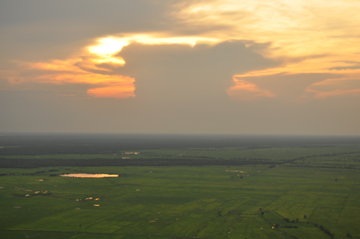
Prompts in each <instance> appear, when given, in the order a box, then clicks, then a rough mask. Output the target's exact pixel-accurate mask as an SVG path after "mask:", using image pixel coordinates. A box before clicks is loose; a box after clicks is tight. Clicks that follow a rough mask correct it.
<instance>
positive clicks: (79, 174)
mask: <svg viewBox="0 0 360 239" xmlns="http://www.w3.org/2000/svg"><path fill="white" fill-rule="evenodd" d="M60 177H71V178H117V177H119V175H118V174H90V173H70V174H62V175H60Z"/></svg>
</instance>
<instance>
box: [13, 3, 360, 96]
mask: <svg viewBox="0 0 360 239" xmlns="http://www.w3.org/2000/svg"><path fill="white" fill-rule="evenodd" d="M172 10H173V11H172V12H171V13H169V15H168V16H170V17H171V18H173V19H176V21H177V23H178V24H179V25H181V26H182V28H183V29H190V30H188V31H183V32H187V34H183V33H181V31H179V32H176V30H174V31H169V30H163V31H156V32H155V31H154V32H151V31H149V32H146V33H143V32H137V33H132V34H129V33H119V34H114V35H111V36H100V37H99V38H97V39H94V40H93V43H92V44H90V45H88V46H84V48H83V51H82V52H81V54H78V55H76V56H74V57H71V58H69V59H66V60H54V61H51V62H38V63H29V64H27V66H28V68H32V69H37V70H39V71H42V73H41V72H39V73H38V74H39V76H37V77H35V78H32V80H36V79H37V80H39V81H41V82H45V81H46V82H53V83H56V84H60V83H61V82H62V83H84V84H88V85H89V87H90V89H89V90H88V94H89V95H92V96H95V97H107V96H108V97H111V98H129V97H134V96H135V94H134V91H135V86H134V81H135V80H136V79H134V78H131V77H129V76H120V75H114V74H113V69H114V68H118V67H123V66H124V65H125V64H126V59H123V58H121V57H119V56H118V55H119V52H121V50H122V49H123V48H124V47H126V46H128V45H129V44H131V43H141V44H147V45H164V44H185V45H190V46H195V45H196V44H198V43H205V44H208V45H215V44H217V43H220V42H223V41H229V40H242V41H243V42H244V44H246V46H247V47H248V48H251V49H252V50H253V51H254V52H257V53H259V54H261V55H262V56H264V57H267V58H271V59H275V60H278V61H279V62H282V64H281V65H280V66H278V67H274V68H270V69H265V70H264V69H262V70H258V71H250V72H245V73H243V74H240V75H234V77H233V86H232V87H230V88H229V89H228V90H227V93H228V95H229V97H230V98H232V99H239V100H249V99H255V98H256V99H267V98H270V97H276V95H275V94H274V93H273V92H271V91H270V90H267V89H261V88H260V87H258V86H257V85H256V84H254V83H252V82H251V79H252V77H265V76H269V75H276V74H283V75H294V74H304V73H319V74H325V73H327V74H332V75H334V76H340V75H341V77H338V79H339V80H337V81H329V82H330V83H329V84H331V85H332V87H330V88H327V89H326V91H322V89H320V87H319V84H321V82H322V81H319V82H318V83H319V84H318V85H316V84H313V85H309V86H308V88H307V90H306V91H305V92H304V94H306V93H311V94H308V95H314V96H315V97H314V98H326V97H331V96H339V95H346V94H358V92H359V90H358V89H357V88H355V89H354V87H355V84H354V82H357V81H359V79H360V70H359V69H358V68H357V67H358V66H359V64H360V63H359V62H358V59H359V55H360V45H359V44H358V42H359V38H360V35H359V34H358V33H357V32H356V31H354V29H357V28H358V25H359V23H360V15H359V14H358V12H359V11H360V2H359V1H357V0H347V1H340V0H334V1H324V0H321V1H315V2H314V1H310V0H290V1H289V0H274V1H271V2H269V1H266V0H254V1H235V0H223V1H218V0H208V1H180V3H178V4H176V5H174V6H173V9H172ZM345 15H346V16H345ZM189 32H191V33H189ZM252 43H254V44H252ZM267 43H268V45H266V47H263V48H261V47H260V48H257V47H254V45H255V46H256V45H259V44H267ZM359 68H360V67H359ZM14 74H15V73H14ZM10 78H11V79H14V80H13V82H20V81H21V80H20V81H19V80H16V77H15V76H13V77H9V79H10ZM20 78H21V77H20ZM22 80H25V81H26V79H25V78H24V77H22ZM229 80H231V79H229ZM116 82H117V84H116ZM96 84H101V86H99V85H96ZM95 85H96V86H95ZM111 88H113V90H111ZM130 92H132V93H130ZM339 92H342V93H341V94H340V93H339Z"/></svg>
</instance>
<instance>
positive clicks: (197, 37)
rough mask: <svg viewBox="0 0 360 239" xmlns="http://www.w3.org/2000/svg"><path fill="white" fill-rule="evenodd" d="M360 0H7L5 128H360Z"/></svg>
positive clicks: (2, 13)
mask: <svg viewBox="0 0 360 239" xmlns="http://www.w3.org/2000/svg"><path fill="white" fill-rule="evenodd" d="M359 12H360V1H358V0H341V1H340V0H332V1H325V0H316V1H314V0H312V1H310V0H273V1H270V2H269V1H265V0H254V1H236V0H221V1H220V0H206V1H202V0H166V1H164V0H62V1H53V0H27V1H25V0H11V1H9V0H0V132H61V133H160V134H164V133H180V134H276V135H360V123H359V122H360V107H359V106H360V31H359V29H360V15H359V14H358V13H359Z"/></svg>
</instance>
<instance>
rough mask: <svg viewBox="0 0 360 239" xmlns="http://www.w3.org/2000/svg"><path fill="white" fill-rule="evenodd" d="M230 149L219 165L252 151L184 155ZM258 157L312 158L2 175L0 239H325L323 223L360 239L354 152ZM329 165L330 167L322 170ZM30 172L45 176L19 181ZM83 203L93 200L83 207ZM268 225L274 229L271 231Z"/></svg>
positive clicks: (359, 181) (261, 152)
mask: <svg viewBox="0 0 360 239" xmlns="http://www.w3.org/2000/svg"><path fill="white" fill-rule="evenodd" d="M330 149H333V148H330ZM227 150H228V151H229V152H228V154H224V156H223V157H224V158H231V157H233V156H234V155H235V153H236V155H237V156H235V157H243V156H244V155H246V154H249V155H251V153H249V152H248V151H249V150H251V151H254V150H255V149H237V148H231V149H216V150H213V149H209V150H206V149H197V150H195V149H192V150H187V152H188V151H189V152H191V153H187V154H189V155H197V154H199V155H205V156H207V155H212V156H214V157H220V156H221V152H223V151H227ZM256 150H258V154H257V155H256V157H264V158H270V159H271V158H273V160H275V161H278V162H282V160H288V159H294V158H298V157H303V156H309V155H310V156H311V157H308V158H305V160H296V161H294V162H287V161H284V162H283V163H279V165H278V166H276V167H273V168H269V166H264V165H247V166H202V167H188V166H177V167H92V168H90V167H88V168H84V167H52V169H57V170H59V171H58V172H60V173H61V172H66V173H77V172H81V173H117V174H120V175H121V177H118V178H95V179H93V178H63V177H50V176H49V172H47V170H49V168H36V169H20V168H17V169H15V168H14V169H13V168H6V169H1V171H2V172H4V173H7V174H8V175H7V176H2V177H0V187H3V188H2V189H0V213H1V217H0V218H1V219H0V222H1V223H0V237H1V238H27V237H29V238H80V239H81V238H123V239H127V238H135V239H136V238H145V237H146V238H152V239H154V238H171V237H172V238H177V237H178V238H194V237H195V238H330V236H329V235H327V234H326V233H325V232H324V231H322V230H320V229H319V225H322V226H323V227H324V228H327V229H329V230H330V232H331V233H333V234H334V237H335V238H340V237H343V238H345V237H346V235H347V233H350V234H351V235H352V237H353V238H360V228H359V227H358V225H359V224H360V203H359V199H360V174H359V171H358V169H357V168H358V167H359V166H360V165H359V161H358V159H359V153H356V150H355V149H351V150H350V151H346V150H347V148H341V147H340V148H336V149H334V150H335V151H336V152H335V151H334V152H333V151H331V152H332V153H331V154H333V153H341V154H338V155H336V154H335V155H329V156H318V155H324V154H325V153H324V151H323V150H322V149H321V150H320V149H316V148H315V149H314V148H310V149H306V148H305V149H304V148H298V149H293V151H292V153H291V152H290V153H289V152H287V151H288V150H290V149H284V148H279V150H278V151H277V152H276V148H270V149H256ZM256 150H255V151H256ZM306 150H309V151H308V152H307V153H306ZM243 151H246V152H243ZM290 151H291V150H290ZM146 152H149V151H144V152H143V155H145V153H146ZM154 152H155V151H153V152H152V153H154ZM211 152H212V153H211ZM239 152H240V153H239ZM346 152H347V154H343V153H346ZM155 153H156V154H160V153H162V154H163V155H165V154H168V155H178V153H179V152H178V151H176V152H173V151H172V150H167V151H166V152H164V151H156V152H155ZM239 155H240V156H239ZM253 155H255V154H253ZM274 155H275V156H276V157H278V158H276V157H275V156H274ZM69 157H70V156H69ZM342 159H345V160H346V161H340V160H342ZM339 162H341V163H339ZM344 163H345V164H346V165H350V164H351V165H354V168H351V169H350V168H346V165H345V166H344ZM308 164H310V165H312V166H316V167H308ZM330 164H331V165H334V164H335V165H336V167H322V166H328V165H330ZM294 166H295V167H294ZM340 166H341V167H340ZM37 171H46V172H44V173H37V174H35V175H26V174H27V173H34V172H37ZM238 171H242V172H238ZM10 173H14V174H15V175H9V174H10ZM241 176H242V177H243V178H241ZM38 179H43V181H37V180H38ZM335 179H337V180H335ZM35 191H48V192H49V194H50V195H43V194H39V195H35V193H34V192H35ZM25 194H31V195H32V196H30V197H25ZM89 197H92V198H93V199H88V200H86V198H89ZM95 198H100V200H98V201H95V200H94V199H95ZM94 204H99V205H100V206H98V207H96V206H94ZM260 208H261V209H260ZM305 215H306V218H305V217H304V216H305ZM284 218H288V219H289V221H290V222H286V221H285V219H284ZM291 221H294V222H291ZM274 224H275V225H276V224H278V226H275V228H272V227H274ZM315 224H316V225H318V227H317V226H315Z"/></svg>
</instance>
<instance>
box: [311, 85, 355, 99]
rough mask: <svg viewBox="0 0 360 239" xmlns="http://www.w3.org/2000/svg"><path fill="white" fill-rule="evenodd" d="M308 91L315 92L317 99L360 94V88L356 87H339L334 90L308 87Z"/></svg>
mask: <svg viewBox="0 0 360 239" xmlns="http://www.w3.org/2000/svg"><path fill="white" fill-rule="evenodd" d="M306 92H308V93H313V94H315V96H314V97H315V98H317V99H325V98H327V97H332V96H341V95H360V89H354V90H342V89H337V90H333V91H318V90H314V89H311V88H310V87H309V88H307V89H306Z"/></svg>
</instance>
